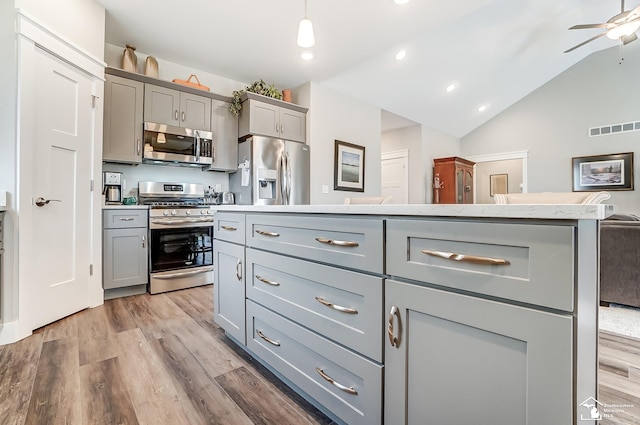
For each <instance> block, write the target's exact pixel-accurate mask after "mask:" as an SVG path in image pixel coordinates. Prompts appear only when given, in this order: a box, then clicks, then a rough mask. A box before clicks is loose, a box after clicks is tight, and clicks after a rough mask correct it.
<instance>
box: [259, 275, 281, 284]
mask: <svg viewBox="0 0 640 425" xmlns="http://www.w3.org/2000/svg"><path fill="white" fill-rule="evenodd" d="M256 279H258V280H259V281H260V282H262V283H266V284H267V285H271V286H280V284H279V283H278V282H274V281H273V280H269V279H265V278H264V277H262V276H260V275H256Z"/></svg>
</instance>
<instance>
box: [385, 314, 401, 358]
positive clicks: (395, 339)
mask: <svg viewBox="0 0 640 425" xmlns="http://www.w3.org/2000/svg"><path fill="white" fill-rule="evenodd" d="M393 316H396V317H397V318H398V336H395V335H394V334H393ZM387 333H388V334H389V342H390V343H391V346H392V347H396V348H398V347H399V346H400V334H401V333H402V323H401V322H400V309H399V308H398V307H396V306H395V305H394V306H393V307H391V311H390V312H389V327H388V328H387Z"/></svg>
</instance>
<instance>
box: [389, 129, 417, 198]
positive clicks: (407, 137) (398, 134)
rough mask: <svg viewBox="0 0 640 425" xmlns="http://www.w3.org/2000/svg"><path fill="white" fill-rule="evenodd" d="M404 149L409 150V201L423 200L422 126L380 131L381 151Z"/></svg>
mask: <svg viewBox="0 0 640 425" xmlns="http://www.w3.org/2000/svg"><path fill="white" fill-rule="evenodd" d="M403 149H406V150H408V151H409V199H408V201H409V203H410V204H421V203H424V201H425V193H426V190H425V184H426V175H425V169H424V167H423V166H422V128H421V126H420V125H412V126H410V127H404V128H399V129H396V130H390V131H385V132H384V133H382V145H381V151H382V153H386V152H393V151H399V150H403Z"/></svg>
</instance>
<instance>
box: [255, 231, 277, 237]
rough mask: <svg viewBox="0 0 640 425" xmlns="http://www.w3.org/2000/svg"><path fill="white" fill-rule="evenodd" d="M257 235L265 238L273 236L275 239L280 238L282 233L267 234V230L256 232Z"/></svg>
mask: <svg viewBox="0 0 640 425" xmlns="http://www.w3.org/2000/svg"><path fill="white" fill-rule="evenodd" d="M256 233H257V234H259V235H263V236H273V237H277V236H280V233H276V232H267V231H266V230H256Z"/></svg>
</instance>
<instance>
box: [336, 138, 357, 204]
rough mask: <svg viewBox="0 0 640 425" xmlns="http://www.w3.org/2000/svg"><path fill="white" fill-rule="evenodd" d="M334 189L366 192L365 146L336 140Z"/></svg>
mask: <svg viewBox="0 0 640 425" xmlns="http://www.w3.org/2000/svg"><path fill="white" fill-rule="evenodd" d="M333 189H334V190H346V191H351V192H364V146H358V145H354V144H353V143H347V142H342V141H340V140H336V141H335V159H334V164H333Z"/></svg>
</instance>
